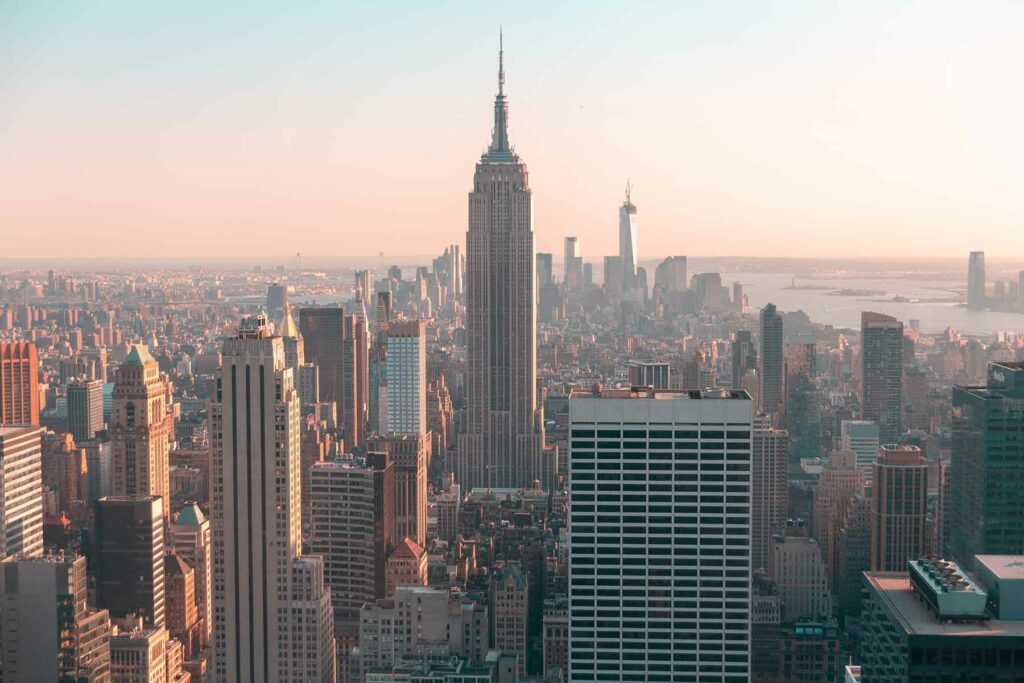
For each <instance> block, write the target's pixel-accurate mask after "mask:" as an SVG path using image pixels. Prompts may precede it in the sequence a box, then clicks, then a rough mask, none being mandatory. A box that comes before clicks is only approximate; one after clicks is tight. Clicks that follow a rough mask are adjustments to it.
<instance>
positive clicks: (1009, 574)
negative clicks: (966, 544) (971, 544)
mask: <svg viewBox="0 0 1024 683" xmlns="http://www.w3.org/2000/svg"><path fill="white" fill-rule="evenodd" d="M974 561H975V562H977V563H978V565H979V566H984V567H985V568H987V569H988V570H989V572H991V573H992V575H993V576H995V577H996V578H999V579H1014V580H1021V579H1024V555H976V556H975V557H974Z"/></svg>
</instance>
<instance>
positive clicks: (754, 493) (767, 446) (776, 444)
mask: <svg viewBox="0 0 1024 683" xmlns="http://www.w3.org/2000/svg"><path fill="white" fill-rule="evenodd" d="M788 463H789V434H787V433H786V430H784V429H774V428H773V427H772V425H771V421H769V420H768V418H767V417H765V416H764V415H759V416H757V417H756V418H755V419H754V430H753V442H752V448H751V479H750V499H751V503H750V536H751V544H750V545H751V559H750V566H751V569H754V570H759V569H760V570H765V571H767V570H768V568H769V567H770V566H771V561H770V555H771V552H772V536H774V535H775V534H781V533H782V532H783V530H784V529H785V528H786V514H787V511H786V505H787V501H788V499H789V490H788V489H789V479H788V476H787V473H786V467H787V465H788Z"/></svg>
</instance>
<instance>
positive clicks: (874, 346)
mask: <svg viewBox="0 0 1024 683" xmlns="http://www.w3.org/2000/svg"><path fill="white" fill-rule="evenodd" d="M860 343H861V357H860V360H861V411H860V412H861V419H863V420H871V421H872V422H874V423H876V424H877V425H878V433H879V437H880V438H881V440H882V443H896V442H897V441H899V439H900V437H901V436H902V435H903V427H902V424H903V416H902V413H901V410H902V407H903V323H901V322H900V321H899V320H897V319H896V318H893V317H892V316H888V315H883V314H881V313H871V312H869V311H864V312H863V313H861V314H860Z"/></svg>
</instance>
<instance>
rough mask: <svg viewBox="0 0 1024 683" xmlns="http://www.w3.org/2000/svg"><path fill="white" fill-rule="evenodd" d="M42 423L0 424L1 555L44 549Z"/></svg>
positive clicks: (24, 554) (21, 554) (27, 554)
mask: <svg viewBox="0 0 1024 683" xmlns="http://www.w3.org/2000/svg"><path fill="white" fill-rule="evenodd" d="M41 433H42V430H41V429H40V428H39V427H0V526H2V529H0V531H2V533H0V558H5V557H34V556H36V555H39V554H40V553H42V552H43V474H42V453H41V443H42V442H41V438H40V435H41Z"/></svg>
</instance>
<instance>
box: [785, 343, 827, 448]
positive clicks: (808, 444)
mask: <svg viewBox="0 0 1024 683" xmlns="http://www.w3.org/2000/svg"><path fill="white" fill-rule="evenodd" d="M785 368H786V372H785V383H784V385H783V403H784V406H783V417H784V420H783V422H784V424H785V427H786V430H787V431H788V432H789V441H790V454H791V456H792V458H793V461H794V462H796V461H797V460H799V459H802V458H817V457H818V456H819V455H821V401H820V398H819V396H818V384H817V358H816V356H815V350H814V344H813V343H810V344H786V345H785Z"/></svg>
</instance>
